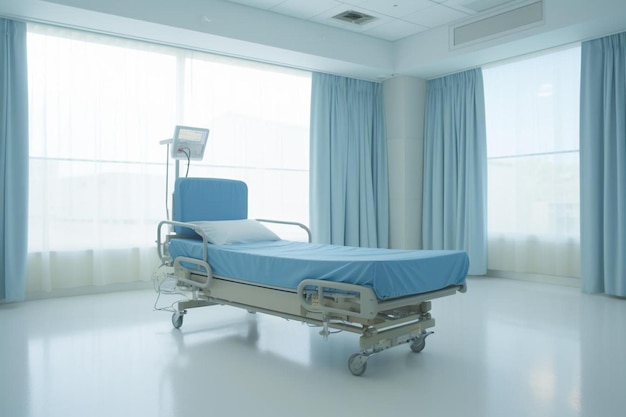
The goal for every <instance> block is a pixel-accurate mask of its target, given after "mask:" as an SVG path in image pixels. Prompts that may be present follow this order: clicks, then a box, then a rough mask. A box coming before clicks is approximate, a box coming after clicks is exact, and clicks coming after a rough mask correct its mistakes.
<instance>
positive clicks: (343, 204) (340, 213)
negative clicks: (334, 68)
mask: <svg viewBox="0 0 626 417" xmlns="http://www.w3.org/2000/svg"><path fill="white" fill-rule="evenodd" d="M382 100H383V99H382V85H381V84H379V83H373V82H368V81H361V80H355V79H350V78H344V77H338V76H334V75H328V74H320V73H314V74H313V80H312V91H311V167H310V170H311V186H310V193H311V195H310V212H311V214H310V216H311V230H312V232H313V238H314V240H315V241H316V242H320V243H332V244H337V245H346V246H362V247H381V248H386V247H388V245H389V183H388V171H387V142H386V136H385V123H384V115H383V102H382Z"/></svg>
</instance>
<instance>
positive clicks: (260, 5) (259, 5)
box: [228, 0, 285, 9]
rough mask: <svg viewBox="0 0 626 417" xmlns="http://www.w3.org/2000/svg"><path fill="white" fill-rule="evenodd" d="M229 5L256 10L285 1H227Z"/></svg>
mask: <svg viewBox="0 0 626 417" xmlns="http://www.w3.org/2000/svg"><path fill="white" fill-rule="evenodd" d="M228 1H230V2H231V3H239V4H243V5H244V6H250V7H256V8H257V9H269V8H270V7H274V6H276V5H277V4H279V3H282V2H283V1H285V0H228Z"/></svg>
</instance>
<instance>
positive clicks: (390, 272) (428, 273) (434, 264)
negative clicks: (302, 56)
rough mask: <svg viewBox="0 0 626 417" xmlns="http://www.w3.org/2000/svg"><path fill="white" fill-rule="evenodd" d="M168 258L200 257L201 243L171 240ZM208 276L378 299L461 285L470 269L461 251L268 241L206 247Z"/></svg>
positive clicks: (464, 254) (284, 287) (188, 240)
mask: <svg viewBox="0 0 626 417" xmlns="http://www.w3.org/2000/svg"><path fill="white" fill-rule="evenodd" d="M169 252H170V255H171V256H172V257H173V258H176V257H178V256H186V257H190V258H195V259H202V241H199V240H193V239H173V240H172V241H171V242H170V246H169ZM209 264H210V265H211V268H212V269H213V274H214V275H216V276H220V277H225V278H230V279H236V280H240V281H247V282H250V283H254V284H259V285H264V286H271V287H277V288H283V289H288V290H295V289H296V288H297V287H298V284H299V283H300V282H301V281H302V280H303V279H307V278H314V279H321V280H329V281H336V282H345V283H351V284H357V285H363V286H366V287H370V288H372V289H373V290H374V292H375V293H376V296H377V297H378V299H380V300H386V299H391V298H398V297H403V296H407V295H413V294H421V293H424V292H429V291H434V290H438V289H442V288H445V287H448V286H451V285H462V284H463V283H464V282H465V278H466V275H467V271H468V268H469V259H468V257H467V254H466V253H465V252H463V251H444V250H432V251H431V250H420V251H416V250H397V249H371V248H356V247H348V246H337V245H324V244H316V243H304V242H291V241H284V240H279V241H272V242H256V243H247V244H232V245H209Z"/></svg>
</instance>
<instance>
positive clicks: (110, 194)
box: [28, 24, 310, 291]
mask: <svg viewBox="0 0 626 417" xmlns="http://www.w3.org/2000/svg"><path fill="white" fill-rule="evenodd" d="M28 53H29V56H28V60H29V95H30V97H29V100H30V102H29V105H30V204H29V205H30V213H29V222H30V223H29V264H28V271H29V272H28V289H29V290H30V291H39V290H44V291H46V290H51V289H55V288H69V287H76V286H85V285H93V284H96V285H101V284H108V283H114V282H129V281H138V280H148V279H150V276H151V272H152V270H153V269H154V268H155V267H156V266H158V260H157V259H156V248H155V243H154V241H155V237H156V226H157V224H158V222H159V221H160V220H163V219H164V218H165V217H166V215H167V212H168V210H167V208H166V204H167V202H169V196H168V195H167V193H166V173H167V172H169V179H170V181H171V183H170V184H169V186H170V188H169V191H170V192H171V191H172V188H171V185H172V183H173V176H174V175H173V174H174V171H173V164H172V163H170V164H169V165H167V164H166V160H167V150H166V147H165V146H163V145H161V144H160V143H159V142H160V141H161V140H163V139H166V138H169V137H171V135H172V133H173V131H174V126H175V125H176V124H185V125H190V126H200V127H207V128H209V129H210V135H209V142H208V146H207V151H206V155H205V158H204V160H203V161H192V162H191V166H190V167H189V176H196V177H202V176H205V177H208V176H211V177H221V178H235V179H242V180H244V181H246V182H247V183H248V186H249V189H250V202H249V207H250V213H249V214H250V217H266V218H278V219H285V218H287V219H292V220H299V221H302V222H305V223H306V222H307V221H308V132H309V126H308V119H309V101H310V74H308V73H306V72H303V71H297V70H290V69H283V68H278V67H275V66H271V65H265V64H259V63H254V62H248V61H242V60H237V59H231V58H225V57H218V56H212V55H209V54H203V53H198V52H192V51H186V50H182V49H176V48H170V47H164V46H159V45H154V44H149V43H144V42H138V41H131V40H125V39H119V38H114V37H108V36H102V35H97V34H90V33H85V32H80V31H73V30H67V29H61V28H54V27H50V26H46V25H35V24H33V25H30V26H29V37H28ZM170 162H171V161H170ZM180 164H181V167H180V174H181V175H185V174H186V172H187V166H186V165H187V164H186V162H185V161H181V163H180ZM166 166H167V168H166Z"/></svg>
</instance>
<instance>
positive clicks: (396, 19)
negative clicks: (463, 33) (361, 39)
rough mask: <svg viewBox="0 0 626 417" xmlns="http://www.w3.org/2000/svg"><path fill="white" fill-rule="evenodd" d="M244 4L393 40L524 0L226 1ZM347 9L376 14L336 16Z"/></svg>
mask: <svg viewBox="0 0 626 417" xmlns="http://www.w3.org/2000/svg"><path fill="white" fill-rule="evenodd" d="M229 1H231V2H232V3H239V4H242V5H245V6H249V7H253V8H257V9H262V10H266V11H269V12H274V13H279V14H282V15H286V16H290V17H294V18H297V19H303V20H308V21H311V22H315V23H320V24H323V25H328V26H332V27H336V28H340V29H344V30H349V31H353V32H358V33H361V34H364V35H368V36H373V37H376V38H380V39H384V40H387V41H396V40H399V39H402V38H405V37H408V36H411V35H415V34H417V33H420V32H423V31H426V30H428V29H432V28H435V27H438V26H442V25H448V24H451V23H453V22H457V21H460V20H463V19H466V18H469V17H471V16H475V15H477V14H479V13H481V12H484V11H487V10H491V9H494V8H497V7H501V6H510V5H511V4H513V3H521V2H523V1H524V0H315V1H311V0H229ZM347 10H354V11H357V12H361V13H365V14H368V15H371V16H374V17H376V19H375V20H373V21H371V22H368V23H365V24H363V25H358V24H354V23H347V22H343V21H340V20H337V19H333V16H336V15H338V14H340V13H342V12H345V11H347Z"/></svg>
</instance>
